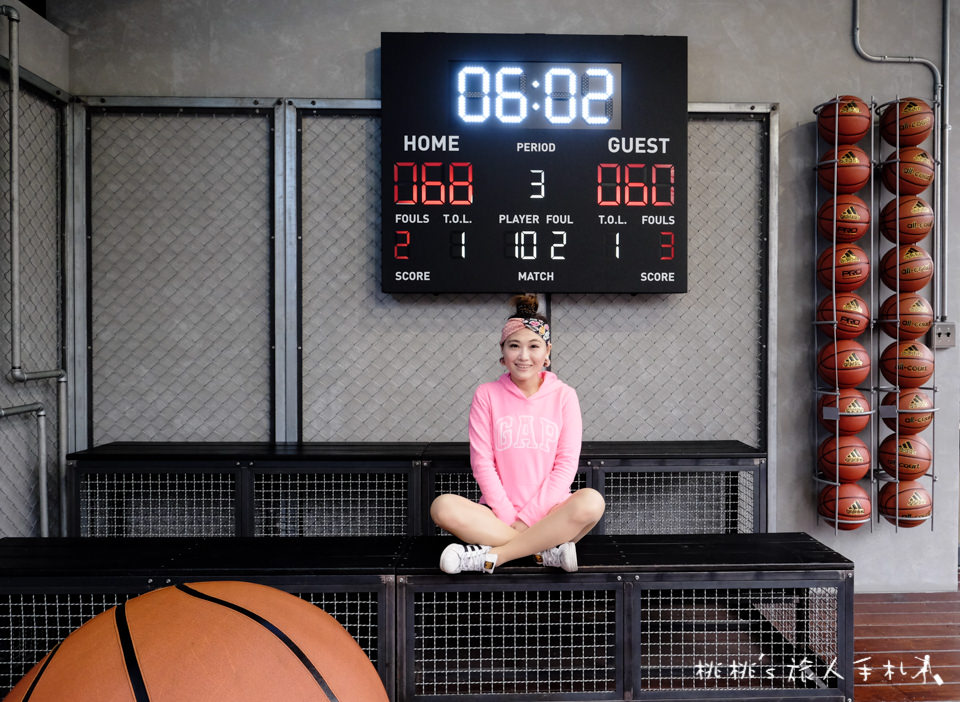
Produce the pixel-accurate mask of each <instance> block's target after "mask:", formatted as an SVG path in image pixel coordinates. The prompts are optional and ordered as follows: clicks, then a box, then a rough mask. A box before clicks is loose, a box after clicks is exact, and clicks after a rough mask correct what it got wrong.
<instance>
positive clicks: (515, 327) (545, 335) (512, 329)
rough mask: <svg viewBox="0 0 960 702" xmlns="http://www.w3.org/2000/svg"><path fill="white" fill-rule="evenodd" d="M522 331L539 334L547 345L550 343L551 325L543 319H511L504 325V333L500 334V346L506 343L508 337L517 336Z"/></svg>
mask: <svg viewBox="0 0 960 702" xmlns="http://www.w3.org/2000/svg"><path fill="white" fill-rule="evenodd" d="M521 329H529V330H530V331H532V332H533V333H534V334H539V335H540V337H541V338H542V339H543V340H544V342H545V343H548V344H549V343H550V325H549V324H547V323H546V322H544V321H543V320H542V319H537V318H536V317H511V318H510V319H508V320H507V323H506V324H504V325H503V331H501V332H500V345H501V346H503V342H504V341H506V340H507V338H508V337H510V336H512V335H513V334H516V333H517V332H518V331H520V330H521Z"/></svg>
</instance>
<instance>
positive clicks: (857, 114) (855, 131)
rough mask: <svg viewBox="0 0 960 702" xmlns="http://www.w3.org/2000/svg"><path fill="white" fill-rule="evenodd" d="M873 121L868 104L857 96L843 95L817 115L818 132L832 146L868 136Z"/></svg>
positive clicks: (830, 102) (826, 105)
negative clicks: (837, 142) (835, 143)
mask: <svg viewBox="0 0 960 702" xmlns="http://www.w3.org/2000/svg"><path fill="white" fill-rule="evenodd" d="M872 121H873V116H872V115H871V114H870V107H869V106H868V105H867V103H865V102H864V101H863V100H861V99H860V98H858V97H857V96H856V95H841V96H840V97H838V98H834V99H833V100H830V101H829V102H827V103H824V105H823V108H822V109H821V110H820V112H819V113H818V115H817V131H818V132H819V133H820V137H821V138H822V139H824V140H825V141H828V142H830V143H831V144H833V143H834V142H836V141H839V142H840V143H841V144H852V143H854V142H857V141H860V140H861V139H863V137H865V136H866V135H867V132H869V131H870V124H871V122H872ZM918 143H919V142H918Z"/></svg>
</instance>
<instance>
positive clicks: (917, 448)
mask: <svg viewBox="0 0 960 702" xmlns="http://www.w3.org/2000/svg"><path fill="white" fill-rule="evenodd" d="M877 460H878V461H879V463H880V465H881V466H882V467H883V469H884V470H885V471H886V472H887V473H888V474H889V475H890V476H891V477H893V478H894V480H915V479H917V478H919V477H920V476H921V475H923V474H924V473H926V472H927V470H929V468H930V464H931V463H933V452H932V451H931V450H930V445H929V444H928V443H927V442H926V441H924V440H923V439H921V438H920V437H919V436H901V437H900V439H899V441H898V440H897V435H896V434H891V435H890V436H888V437H887V438H886V439H884V440H883V441H881V442H880V450H879V451H878V455H877ZM898 471H899V473H898Z"/></svg>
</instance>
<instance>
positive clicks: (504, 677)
mask: <svg viewBox="0 0 960 702" xmlns="http://www.w3.org/2000/svg"><path fill="white" fill-rule="evenodd" d="M413 607H414V612H413V617H414V640H413V643H414V650H413V681H412V686H411V687H412V690H410V692H412V694H413V695H416V696H433V695H461V696H467V695H496V694H502V695H534V694H536V695H545V694H552V695H561V696H563V695H570V694H573V693H578V694H583V693H593V694H603V693H613V692H615V691H616V689H617V616H616V611H617V594H616V592H615V591H613V590H593V589H589V590H583V589H570V590H567V589H563V590H553V591H550V590H534V589H531V590H512V589H503V588H498V589H496V590H491V589H489V588H484V589H483V591H460V592H443V591H440V592H417V593H415V594H414V601H413Z"/></svg>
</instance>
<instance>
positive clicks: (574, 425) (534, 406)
mask: <svg viewBox="0 0 960 702" xmlns="http://www.w3.org/2000/svg"><path fill="white" fill-rule="evenodd" d="M542 375H543V385H541V386H540V389H539V390H537V392H535V393H534V394H533V395H531V396H530V397H526V396H524V394H523V393H522V392H521V391H520V388H518V387H517V386H516V385H514V384H513V381H512V380H510V374H509V373H504V374H503V375H501V376H500V378H499V379H498V380H496V381H495V382H492V383H484V384H483V385H481V386H480V387H478V388H477V391H476V392H475V393H474V395H473V403H472V404H471V405H470V431H469V435H470V464H471V466H472V468H473V475H474V477H475V478H476V479H477V483H479V485H480V491H481V492H482V493H483V498H482V499H481V500H480V501H481V502H482V503H483V504H485V505H488V506H489V507H490V508H491V509H492V510H493V513H494V514H496V515H497V517H498V518H499V519H500V521H502V522H504V523H505V524H513V523H514V522H515V521H516V520H517V519H520V520H521V521H522V522H524V523H525V524H527V525H528V526H529V525H531V524H535V523H536V522H538V521H539V520H541V519H542V518H543V517H544V516H545V515H546V514H547V512H549V511H550V509H551V508H552V507H553V506H554V505H557V504H559V503H561V502H563V501H564V500H565V499H567V497H568V496H569V495H570V485H571V484H572V483H573V479H574V477H575V476H576V472H577V463H578V462H579V460H580V441H581V438H582V434H583V420H582V419H581V417H580V402H579V400H578V399H577V393H576V391H575V390H574V389H573V388H571V387H570V386H569V385H567V384H565V383H564V382H563V381H561V380H560V379H559V378H557V376H556V375H554V374H553V373H551V372H549V371H544V372H543V374H542Z"/></svg>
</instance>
